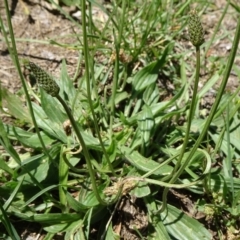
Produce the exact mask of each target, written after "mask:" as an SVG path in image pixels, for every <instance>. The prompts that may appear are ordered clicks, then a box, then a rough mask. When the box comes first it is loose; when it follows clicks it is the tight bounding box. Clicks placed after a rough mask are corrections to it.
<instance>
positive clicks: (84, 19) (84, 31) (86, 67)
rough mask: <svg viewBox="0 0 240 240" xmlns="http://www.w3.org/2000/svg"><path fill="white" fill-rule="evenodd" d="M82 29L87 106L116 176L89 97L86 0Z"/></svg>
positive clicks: (83, 4) (103, 149) (83, 9)
mask: <svg viewBox="0 0 240 240" xmlns="http://www.w3.org/2000/svg"><path fill="white" fill-rule="evenodd" d="M82 26H83V27H82V30H83V46H84V47H83V52H84V59H85V74H86V82H87V95H88V101H89V106H90V109H91V113H92V116H93V122H94V127H95V130H96V133H97V135H98V139H99V142H100V145H101V148H102V151H103V154H104V156H105V158H106V160H107V163H108V166H109V168H110V170H111V172H112V173H113V174H114V176H116V177H117V174H116V173H115V171H114V169H113V166H112V163H111V161H110V159H109V156H108V154H107V151H106V149H105V147H104V144H103V141H102V137H101V134H100V131H99V127H98V123H97V118H96V115H95V112H94V107H93V103H92V98H91V86H90V73H89V61H88V56H89V54H88V40H87V27H86V26H87V23H86V1H82Z"/></svg>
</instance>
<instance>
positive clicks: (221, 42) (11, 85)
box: [0, 0, 240, 240]
mask: <svg viewBox="0 0 240 240" xmlns="http://www.w3.org/2000/svg"><path fill="white" fill-rule="evenodd" d="M9 4H11V5H10V6H11V12H12V24H13V28H14V34H15V37H16V40H17V50H18V55H19V57H20V58H21V57H23V58H29V59H31V60H33V61H34V62H36V63H39V65H40V66H41V67H43V68H44V69H47V70H48V71H49V72H51V73H52V74H53V75H54V76H59V73H60V65H61V62H62V61H63V60H65V61H66V63H67V69H68V72H69V74H70V76H73V75H74V73H75V69H76V65H77V61H78V58H79V51H78V50H77V49H74V48H71V49H69V48H64V47H59V46H57V45H53V44H51V41H56V42H57V43H59V44H62V45H64V44H73V45H75V46H77V45H76V44H78V41H77V39H75V38H73V37H72V36H73V35H75V34H76V33H79V32H81V29H79V28H77V27H76V26H74V25H73V24H72V23H71V22H70V21H69V20H68V19H66V18H64V16H63V15H62V14H61V13H59V12H58V11H57V10H56V9H54V8H53V7H52V6H51V5H50V4H46V2H45V1H40V0H26V1H23V0H19V1H18V0H12V1H9ZM108 4H109V3H108ZM225 4H226V1H225V0H216V1H213V4H212V5H211V6H210V8H209V9H207V10H206V13H205V14H204V15H203V17H202V21H203V25H204V29H205V31H206V39H210V37H211V36H212V34H213V32H214V28H215V26H216V25H217V22H218V21H219V19H220V16H221V14H222V11H223V7H224V6H225ZM64 10H65V11H67V12H68V13H69V14H70V15H71V16H72V17H74V16H75V17H76V18H79V12H78V11H76V10H75V8H69V7H64ZM233 13H234V14H233ZM0 14H1V16H2V18H3V20H4V23H5V24H6V15H5V10H4V6H3V1H0ZM94 14H95V15H96V19H101V20H104V18H105V16H104V15H103V14H102V13H101V11H100V10H99V9H95V12H94ZM238 17H239V16H238ZM236 19H237V15H236V12H235V11H234V10H233V9H232V8H229V10H228V13H227V15H226V17H225V18H224V20H223V23H222V26H221V29H220V31H219V32H218V33H217V40H215V41H214V42H213V44H212V46H211V47H210V48H209V50H208V52H207V55H206V61H205V65H206V68H208V67H212V63H211V61H209V60H208V58H211V57H216V56H218V57H219V58H220V59H222V60H223V61H225V62H226V60H227V56H228V54H229V52H230V50H231V44H232V40H233V36H234V29H235V28H236V23H237V20H236ZM0 36H1V38H0V66H1V67H0V82H1V85H2V87H5V88H7V89H9V90H10V91H11V92H12V93H15V92H17V91H18V90H19V89H20V88H21V82H20V78H19V76H18V74H17V72H16V69H15V67H14V66H13V63H12V60H11V58H10V55H9V52H8V50H7V46H6V44H5V42H4V39H3V36H2V35H0ZM222 36H224V37H222ZM180 44H181V42H180ZM182 46H183V47H184V48H187V47H191V45H190V44H189V43H186V42H183V43H182ZM77 47H79V46H77ZM176 51H177V50H176ZM189 57H190V56H186V61H187V59H188V58H189ZM236 63H237V65H238V66H239V67H240V57H239V55H238V56H237V58H236ZM209 74H210V73H209V71H207V74H205V73H204V72H203V73H202V79H203V80H202V82H201V83H200V86H199V87H200V88H201V86H203V84H204V81H205V80H206V79H208V78H209ZM238 85H239V80H238V77H237V75H236V73H235V72H234V71H232V74H231V77H230V79H229V82H228V86H227V88H228V89H229V90H230V91H234V90H235V89H236V88H237V87H238ZM217 88H218V85H216V86H215V87H214V88H213V91H212V93H213V95H214V93H215V92H216V91H217ZM212 99H213V101H214V98H212V96H210V97H209V98H207V100H206V101H212ZM172 194H173V195H174V196H175V197H176V196H177V197H178V198H179V199H182V200H181V201H182V203H183V204H180V205H184V204H185V205H186V202H184V201H186V199H188V200H189V201H188V205H189V206H190V207H189V208H188V207H186V208H185V210H186V212H188V214H190V211H191V201H192V200H191V199H190V198H188V197H187V198H186V197H185V195H184V194H180V193H177V192H175V191H173V192H172ZM184 199H185V200H184ZM128 204H129V203H128ZM137 210H138V208H136V209H135V211H137ZM138 212H139V215H140V216H143V215H142V212H141V211H140V210H138ZM190 215H191V214H190ZM29 229H30V228H29ZM33 229H34V228H33ZM25 236H26V235H25ZM24 239H28V240H30V239H31V237H30V235H28V236H27V237H25V238H24ZM39 239H41V238H39ZM59 239H61V237H60V238H59ZM62 239H63V238H62ZM126 239H137V238H126Z"/></svg>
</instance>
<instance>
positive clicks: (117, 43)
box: [110, 0, 126, 136]
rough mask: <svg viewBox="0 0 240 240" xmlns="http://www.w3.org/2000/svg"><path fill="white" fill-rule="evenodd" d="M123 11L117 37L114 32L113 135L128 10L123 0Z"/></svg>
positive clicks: (111, 121) (111, 122) (111, 118)
mask: <svg viewBox="0 0 240 240" xmlns="http://www.w3.org/2000/svg"><path fill="white" fill-rule="evenodd" d="M121 9H122V13H121V19H120V21H119V22H120V27H119V32H118V37H116V34H114V39H115V52H116V59H115V66H114V78H113V87H112V97H111V109H110V111H111V115H110V135H111V136H112V129H113V121H114V116H115V98H116V92H117V87H118V76H119V51H120V44H121V40H122V34H123V27H124V18H125V12H126V1H125V0H123V1H122V8H121Z"/></svg>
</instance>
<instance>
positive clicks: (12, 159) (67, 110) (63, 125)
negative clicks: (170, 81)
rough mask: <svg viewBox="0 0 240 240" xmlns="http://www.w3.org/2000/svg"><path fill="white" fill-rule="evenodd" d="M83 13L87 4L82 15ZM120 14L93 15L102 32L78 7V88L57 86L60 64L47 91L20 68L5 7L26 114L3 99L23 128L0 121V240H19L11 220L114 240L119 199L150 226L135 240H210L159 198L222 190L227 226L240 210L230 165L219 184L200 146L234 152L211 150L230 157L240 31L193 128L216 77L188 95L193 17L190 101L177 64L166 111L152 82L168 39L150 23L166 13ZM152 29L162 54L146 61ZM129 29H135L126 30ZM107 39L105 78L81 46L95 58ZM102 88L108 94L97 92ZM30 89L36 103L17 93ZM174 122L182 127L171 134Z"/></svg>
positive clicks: (165, 64)
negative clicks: (141, 61)
mask: <svg viewBox="0 0 240 240" xmlns="http://www.w3.org/2000/svg"><path fill="white" fill-rule="evenodd" d="M91 4H93V3H92V1H90V2H89V8H91V7H92V6H91ZM121 4H122V5H120V6H119V5H117V4H116V5H115V4H113V6H112V12H108V11H107V10H106V9H104V8H103V6H101V8H102V9H104V10H105V11H106V13H107V14H108V17H109V22H107V23H106V25H105V26H104V30H103V31H102V32H101V31H99V30H98V29H97V26H96V25H94V22H93V21H91V20H92V18H91V13H90V11H89V16H86V12H87V7H86V2H85V1H82V2H81V9H82V30H83V36H82V42H83V55H84V63H85V75H84V76H83V77H82V78H80V79H78V85H79V88H76V87H74V85H73V81H72V79H70V77H69V76H68V74H67V66H66V63H65V62H63V63H62V71H61V75H60V76H59V77H58V80H56V79H54V77H52V76H51V74H49V73H47V72H46V71H45V70H44V69H43V68H41V67H40V66H38V65H37V64H36V63H34V62H32V61H31V60H28V59H20V61H19V59H18V53H17V50H16V46H15V38H14V34H13V30H12V25H11V20H10V15H9V11H8V9H9V8H8V4H7V1H6V0H5V8H6V14H7V16H8V29H9V33H10V40H9V38H8V37H7V31H6V30H5V27H4V24H3V21H2V18H1V17H0V21H1V29H3V32H4V35H5V42H6V43H7V45H8V48H9V50H10V53H11V56H12V60H13V63H14V64H15V66H16V69H17V70H18V73H19V77H20V78H21V81H22V85H23V90H24V94H25V97H26V101H27V105H23V104H21V102H20V100H19V99H20V98H19V97H18V96H17V95H13V94H10V93H9V92H8V91H7V90H6V89H1V99H2V102H3V103H4V105H5V108H7V109H8V111H9V112H8V114H10V115H12V116H14V117H15V118H17V119H20V120H21V121H22V123H23V125H24V126H26V128H21V127H18V126H16V125H14V124H13V125H9V124H6V123H4V122H3V121H2V120H1V121H0V133H1V138H0V143H1V145H2V146H3V147H4V149H5V154H3V155H2V156H1V158H0V168H1V181H2V183H3V184H2V186H1V187H0V191H1V194H2V195H1V196H2V199H1V204H0V207H1V222H2V224H3V225H4V227H5V232H4V234H5V236H9V237H10V238H11V239H20V236H19V234H18V232H17V230H16V226H15V223H14V220H13V219H16V218H17V219H18V220H21V221H24V222H25V221H28V222H36V223H39V224H40V225H41V226H42V228H43V229H44V231H45V232H46V233H47V234H46V236H45V239H52V238H54V236H55V235H57V234H58V233H60V232H61V233H64V235H65V239H91V237H93V236H94V235H93V233H91V231H90V229H91V228H92V229H94V228H97V239H115V238H116V239H118V238H119V237H120V236H119V234H117V233H116V231H114V230H113V225H114V220H112V219H113V216H116V214H117V211H116V210H118V209H120V203H121V201H122V200H123V199H124V198H125V197H126V196H129V198H131V197H133V196H134V197H136V198H138V199H140V201H141V203H142V204H143V205H144V207H143V209H144V214H145V215H147V216H148V218H147V219H148V220H147V223H146V225H145V227H144V229H140V228H138V227H137V226H133V230H132V231H133V232H134V234H135V236H137V237H138V238H139V239H140V238H141V239H144V238H145V237H146V236H147V237H148V239H193V238H194V239H211V234H210V233H209V232H208V230H207V229H206V228H205V227H204V226H203V225H202V224H201V223H200V222H198V221H197V220H196V219H194V218H193V217H189V216H188V215H186V214H185V213H184V212H183V211H181V210H180V209H178V208H177V207H175V206H173V204H170V203H169V201H168V198H167V194H168V192H169V189H170V188H175V189H187V190H188V191H190V192H192V193H194V194H198V196H199V199H200V198H201V197H202V196H204V194H208V196H210V195H213V193H215V189H216V188H222V187H223V185H224V186H225V188H226V189H227V190H226V191H225V192H224V194H225V196H223V198H224V197H225V198H227V197H229V194H230V193H231V194H232V196H231V197H232V205H231V207H232V208H230V209H228V210H229V212H231V214H235V213H234V212H233V210H234V209H236V208H238V206H239V202H238V195H239V194H238V192H239V186H240V185H239V181H238V179H237V178H234V177H233V176H232V175H231V174H230V171H229V170H230V169H231V164H230V161H227V160H226V161H225V165H226V168H225V169H228V170H225V175H224V174H217V173H216V169H214V168H212V163H213V159H212V158H213V155H211V153H210V152H209V151H208V149H207V147H206V146H208V145H211V144H212V142H214V144H215V145H214V146H215V147H216V152H217V151H221V152H223V153H224V154H226V155H227V154H228V153H229V151H230V152H231V151H232V148H230V147H229V148H228V147H226V145H223V146H225V147H221V144H220V143H219V141H223V142H224V143H226V142H227V143H228V144H229V145H232V146H234V147H236V148H237V149H240V148H239V146H238V144H237V143H236V142H234V141H232V140H231V139H230V138H229V136H228V134H230V130H229V129H230V128H233V127H236V126H237V124H238V121H237V119H236V113H237V111H238V109H239V103H236V102H234V103H235V105H234V108H232V109H229V111H228V112H227V114H226V109H228V104H229V103H231V102H232V101H236V98H237V92H236V93H234V94H230V95H224V97H223V93H224V89H225V86H226V82H227V80H228V78H229V74H230V70H231V67H232V65H233V60H234V57H235V54H236V50H237V45H238V42H239V34H240V23H238V26H237V29H236V34H235V39H234V42H233V48H232V50H231V54H230V56H229V59H228V64H227V66H226V69H225V70H224V74H223V80H222V83H221V86H220V89H219V91H218V94H217V97H216V100H215V103H214V105H213V106H212V109H211V111H210V113H209V115H208V117H207V118H206V119H201V118H198V116H197V114H196V112H197V109H198V107H199V99H200V98H201V97H202V96H204V93H205V92H206V91H207V90H208V89H209V86H210V85H211V84H212V85H213V84H214V81H216V80H215V79H216V76H214V77H213V78H211V79H210V80H209V86H206V87H205V88H203V89H202V90H201V91H198V83H199V76H200V75H199V72H200V67H201V65H200V46H201V45H202V44H204V31H203V28H202V25H201V22H200V18H199V16H198V13H197V12H196V11H191V12H190V15H189V18H188V19H189V35H190V41H191V42H192V44H193V45H194V47H195V50H196V52H195V53H196V72H195V74H194V77H195V80H194V90H193V95H192V99H191V100H189V99H187V101H185V100H186V99H185V98H184V96H185V94H186V91H188V84H187V83H186V75H185V71H186V69H185V63H184V62H183V63H182V66H181V75H180V76H179V77H180V78H181V79H182V80H185V84H182V85H180V86H178V88H177V89H176V91H175V92H174V96H173V97H172V98H170V99H164V98H161V96H162V95H161V94H162V92H161V91H162V89H161V88H160V87H159V85H158V83H157V80H158V77H159V73H160V72H161V73H162V72H164V71H165V72H166V71H170V70H171V68H170V66H171V63H172V62H171V60H172V59H171V54H172V53H173V50H174V47H175V44H176V43H175V41H174V39H172V40H171V41H168V40H167V39H163V40H162V39H161V38H163V36H164V35H165V34H166V32H167V30H168V29H167V27H166V26H168V25H167V24H169V21H170V20H171V19H169V16H166V14H165V13H164V11H163V12H162V15H160V16H159V13H158V10H157V9H158V8H159V7H162V8H163V7H166V8H167V7H169V6H167V5H166V6H165V5H164V3H159V2H157V1H156V2H153V3H151V4H147V3H143V6H142V7H140V8H139V9H138V12H137V13H138V14H137V17H136V18H135V17H133V18H131V24H129V25H128V24H127V22H126V16H127V14H128V13H130V10H131V9H133V6H134V4H133V3H129V2H127V1H122V3H121ZM58 7H59V8H60V6H58ZM119 7H121V9H122V11H121V12H119ZM184 11H185V8H182V10H181V11H180V10H179V11H178V12H177V13H176V14H175V17H178V16H180V15H181V14H182V15H183V16H184ZM150 13H151V14H150ZM144 14H146V15H144ZM115 15H116V16H115ZM146 17H149V18H148V21H145V18H146ZM87 19H88V23H87V22H86V21H87ZM137 19H141V24H142V25H141V24H140V25H139V27H141V31H140V32H135V31H136V29H137V28H136V29H135V25H136V24H137V23H138V21H137ZM158 21H161V24H162V28H163V30H162V31H163V32H162V33H161V34H162V35H161V37H160V41H159V42H160V43H161V46H160V49H161V51H160V50H159V49H158V48H157V47H155V46H158V44H159V43H158V41H156V42H155V43H154V44H153V46H152V48H151V47H149V48H148V49H146V47H145V45H146V43H147V41H148V39H147V36H148V35H150V34H151V33H152V31H153V30H155V29H157V28H158V27H159V25H158ZM239 22H240V20H239ZM74 24H77V23H76V22H74ZM130 25H131V26H133V29H129V28H130ZM137 26H138V25H137ZM109 28H110V30H111V28H113V29H114V31H113V40H112V42H111V43H112V45H113V48H114V49H113V52H114V57H113V60H112V61H113V65H111V66H108V67H109V71H105V70H104V67H103V65H100V66H99V65H98V64H95V63H94V61H93V54H94V53H95V52H94V51H93V50H92V49H91V48H90V46H89V44H91V43H93V42H94V39H93V38H91V36H95V38H97V40H98V42H97V41H96V42H94V43H96V44H97V43H98V44H99V45H97V49H98V48H99V49H100V46H102V45H100V44H102V41H103V40H106V39H105V36H104V34H106V35H107V36H109V34H110V33H112V32H111V31H110V30H109ZM182 30H183V29H181V31H182ZM125 31H126V33H125ZM127 34H132V35H131V36H133V38H134V41H133V43H128V42H127V40H126V37H125V36H126V35H127ZM139 35H140V37H139ZM137 40H139V42H140V43H139V44H138V42H137ZM158 40H159V39H158ZM129 44H132V45H133V46H132V48H133V50H132V51H129V53H130V54H132V55H131V57H129V58H127V57H126V56H123V55H124V54H123V53H122V50H121V47H122V46H123V47H125V48H126V49H127V46H129ZM93 45H94V44H93ZM156 49H157V50H159V52H158V54H156ZM127 50H129V49H127ZM95 51H97V50H95ZM144 51H148V56H147V57H146V59H145V65H144V66H143V67H142V68H141V69H139V70H137V71H135V72H134V70H133V69H132V66H133V65H134V63H135V62H136V61H137V59H138V58H140V57H139V55H140V54H141V53H142V52H144ZM149 56H151V58H150V57H149ZM148 58H149V59H148ZM20 63H21V64H20ZM20 65H22V67H23V68H24V72H23V73H22V69H21V67H20ZM111 74H113V75H111ZM76 75H77V74H76ZM176 75H177V74H176ZM109 78H111V79H112V83H111V84H108V85H107V86H106V85H105V86H106V88H105V89H104V90H103V91H100V90H99V89H101V88H102V86H104V84H105V83H106V81H107V79H109ZM28 80H29V81H30V80H35V81H36V83H37V86H38V88H39V91H38V92H34V91H33V89H32V88H31V87H30V85H28V84H26V82H27V81H28ZM176 85H177V84H176ZM129 89H130V90H129ZM108 91H109V92H108ZM204 91H205V92H204ZM29 94H30V95H32V98H30V96H29ZM31 99H34V101H32V100H31ZM3 111H5V110H4V109H3V108H2V112H3ZM29 112H30V116H31V117H29V114H28V113H29ZM225 114H226V117H227V120H228V121H226V124H223V123H222V115H225ZM184 115H186V120H187V121H186V123H184V124H183V125H182V126H181V125H178V120H179V119H180V118H181V117H182V116H184ZM230 121H232V122H231V123H229V122H230ZM218 122H221V125H220V126H221V132H220V133H219V132H218V131H213V130H212V127H213V126H216V125H217V124H218ZM196 129H197V130H196ZM235 134H236V135H237V133H235ZM224 136H228V138H224ZM209 138H210V139H211V141H210V140H209ZM13 141H17V142H18V143H19V144H20V145H21V146H23V147H24V148H29V149H31V150H30V151H26V152H25V153H24V154H20V153H18V152H17V151H16V150H15V149H14V146H13ZM231 154H232V152H231ZM235 156H237V155H235ZM221 177H222V179H223V180H222V179H221ZM230 190H231V191H230ZM228 191H229V192H228ZM226 192H227V193H226ZM203 199H204V198H203ZM215 199H218V197H216V196H215ZM216 202H217V200H216ZM216 202H212V203H211V204H209V205H207V203H206V206H208V207H209V209H214V207H216V206H215V203H216ZM198 204H199V207H200V208H201V207H202V206H203V205H202V204H201V201H199V203H198ZM218 207H219V208H220V207H223V206H218ZM202 211H205V210H204V209H202ZM236 214H238V213H236ZM14 217H15V218H14ZM146 229H147V230H146ZM193 232H194V236H193V234H192V233H193Z"/></svg>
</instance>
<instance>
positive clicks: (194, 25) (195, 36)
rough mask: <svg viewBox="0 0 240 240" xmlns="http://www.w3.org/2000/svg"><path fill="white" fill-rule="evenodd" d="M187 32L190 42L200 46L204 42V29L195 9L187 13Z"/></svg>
mask: <svg viewBox="0 0 240 240" xmlns="http://www.w3.org/2000/svg"><path fill="white" fill-rule="evenodd" d="M188 33H189V38H190V41H191V43H192V44H193V45H194V46H195V47H200V46H201V45H202V44H203V43H204V31H203V27H202V24H201V21H200V18H199V16H198V14H197V11H196V10H192V11H190V13H189V20H188Z"/></svg>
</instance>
